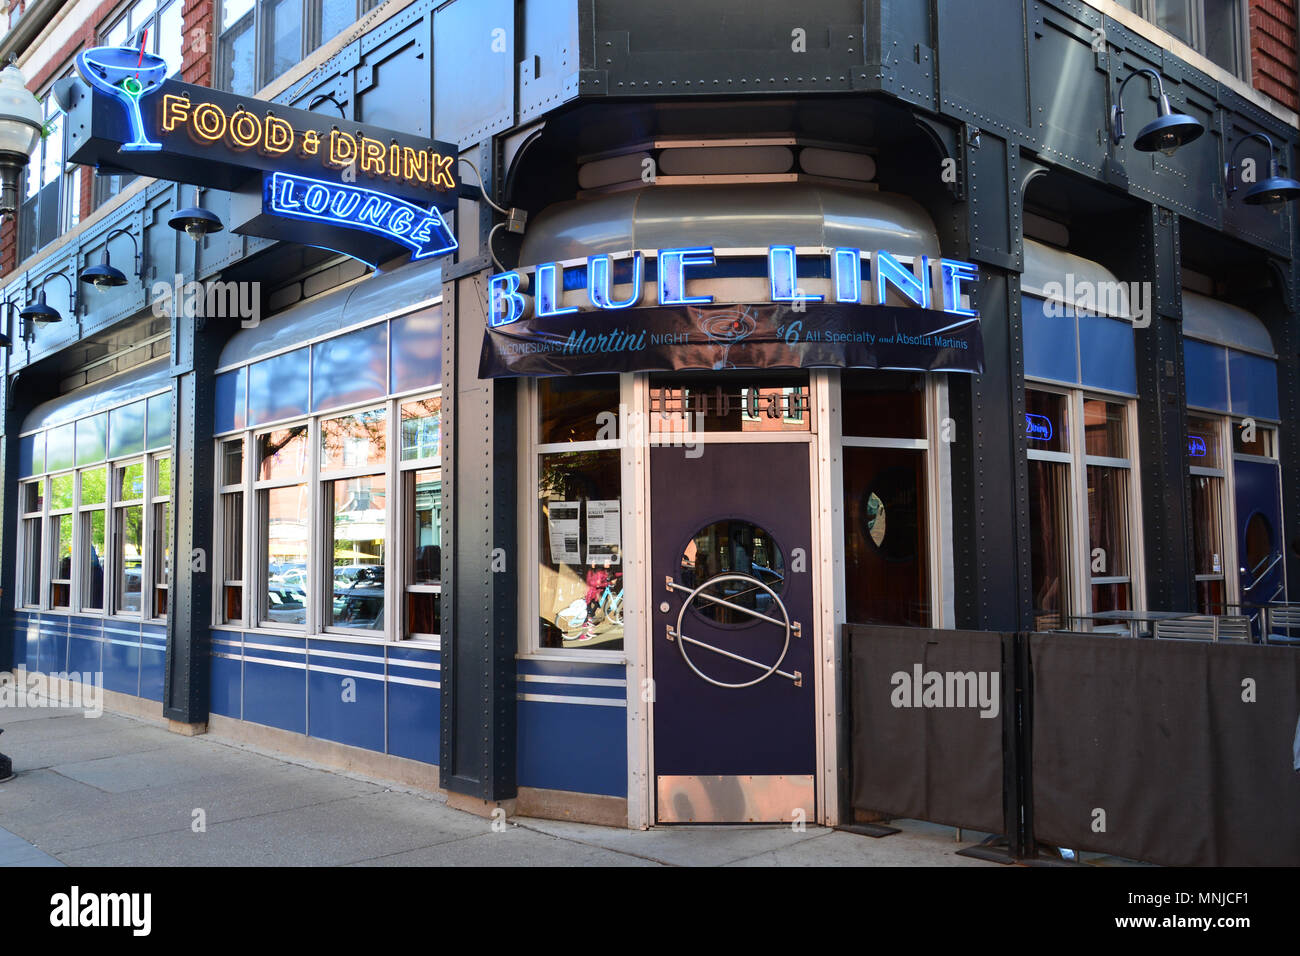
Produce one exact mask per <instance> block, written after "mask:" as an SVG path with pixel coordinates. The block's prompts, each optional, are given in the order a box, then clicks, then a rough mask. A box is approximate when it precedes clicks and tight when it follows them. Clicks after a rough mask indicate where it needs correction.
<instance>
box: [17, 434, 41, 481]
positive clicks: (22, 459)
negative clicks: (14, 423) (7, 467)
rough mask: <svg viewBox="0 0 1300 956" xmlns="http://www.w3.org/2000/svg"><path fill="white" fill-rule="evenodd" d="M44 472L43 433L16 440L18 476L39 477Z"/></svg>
mask: <svg viewBox="0 0 1300 956" xmlns="http://www.w3.org/2000/svg"><path fill="white" fill-rule="evenodd" d="M44 470H45V432H37V433H36V434H35V435H24V436H23V437H21V438H19V439H18V474H19V475H22V476H24V477H26V476H27V475H39V474H40V473H41V472H43V471H44Z"/></svg>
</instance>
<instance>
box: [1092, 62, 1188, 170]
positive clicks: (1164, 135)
mask: <svg viewBox="0 0 1300 956" xmlns="http://www.w3.org/2000/svg"><path fill="white" fill-rule="evenodd" d="M1143 75H1145V76H1149V77H1151V79H1153V80H1155V81H1156V89H1157V90H1158V91H1159V94H1160V105H1159V107H1158V115H1157V116H1156V118H1155V119H1154V120H1152V121H1151V122H1150V123H1147V125H1146V126H1143V127H1142V130H1141V132H1139V133H1138V134H1137V138H1136V139H1135V140H1133V148H1134V149H1136V150H1137V151H1138V152H1142V153H1154V152H1161V153H1164V154H1165V155H1166V156H1172V155H1173V154H1174V153H1175V152H1177V151H1178V147H1180V146H1186V145H1187V144H1188V143H1190V142H1191V141H1192V140H1194V139H1196V137H1198V136H1200V135H1201V134H1202V133H1204V132H1205V127H1204V126H1202V125H1201V124H1200V123H1198V122H1197V121H1196V120H1195V119H1193V118H1192V117H1190V116H1188V115H1187V114H1186V113H1175V112H1174V110H1173V107H1172V106H1170V105H1169V97H1168V96H1166V95H1165V83H1164V80H1162V79H1161V78H1160V74H1159V73H1157V72H1156V71H1155V70H1151V69H1147V68H1145V67H1144V68H1142V69H1140V70H1135V71H1134V72H1132V73H1130V74H1129V75H1128V76H1126V77H1125V78H1124V82H1123V83H1121V84H1120V85H1119V93H1118V94H1117V95H1116V96H1115V105H1114V106H1112V107H1111V108H1110V138H1111V141H1112V142H1113V143H1114V144H1115V145H1116V146H1118V145H1119V144H1120V141H1121V140H1123V139H1124V135H1125V134H1124V87H1126V86H1128V85H1129V82H1130V81H1131V80H1132V79H1133V78H1134V77H1136V76H1143Z"/></svg>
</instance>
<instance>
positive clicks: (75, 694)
mask: <svg viewBox="0 0 1300 956" xmlns="http://www.w3.org/2000/svg"><path fill="white" fill-rule="evenodd" d="M8 707H32V708H35V707H56V708H71V709H74V710H81V711H84V712H85V713H83V714H82V716H83V717H102V716H104V674H103V672H101V671H85V672H81V671H57V672H55V673H51V674H28V675H26V676H25V677H24V678H23V679H22V680H17V679H15V677H14V676H13V675H12V674H10V673H8V672H4V673H0V710H2V709H4V708H8Z"/></svg>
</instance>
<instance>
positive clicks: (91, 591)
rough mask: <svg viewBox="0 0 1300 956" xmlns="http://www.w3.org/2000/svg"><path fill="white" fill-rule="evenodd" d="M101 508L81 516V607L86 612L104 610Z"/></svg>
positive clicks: (103, 520) (102, 513) (102, 519)
mask: <svg viewBox="0 0 1300 956" xmlns="http://www.w3.org/2000/svg"><path fill="white" fill-rule="evenodd" d="M104 522H105V516H104V509H103V508H96V509H95V510H94V511H87V512H85V513H84V514H83V515H82V516H81V547H82V552H81V607H82V610H86V611H102V610H103V609H104V527H105V524H104Z"/></svg>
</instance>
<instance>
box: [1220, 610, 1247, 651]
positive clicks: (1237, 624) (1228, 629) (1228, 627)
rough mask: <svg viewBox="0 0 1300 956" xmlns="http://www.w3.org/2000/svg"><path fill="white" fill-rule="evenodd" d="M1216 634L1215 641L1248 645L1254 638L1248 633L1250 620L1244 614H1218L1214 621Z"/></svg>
mask: <svg viewBox="0 0 1300 956" xmlns="http://www.w3.org/2000/svg"><path fill="white" fill-rule="evenodd" d="M1214 623H1215V626H1216V628H1217V633H1216V635H1215V638H1214V639H1215V640H1216V641H1239V642H1241V643H1243V644H1249V643H1251V641H1253V640H1254V638H1253V637H1252V636H1251V633H1250V618H1249V617H1247V616H1246V615H1245V614H1220V615H1218V616H1216V617H1215V619H1214Z"/></svg>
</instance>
